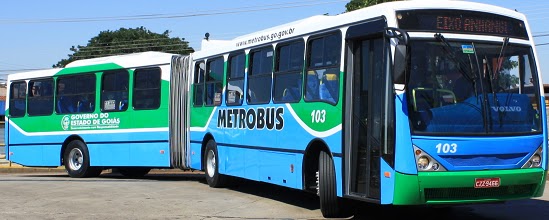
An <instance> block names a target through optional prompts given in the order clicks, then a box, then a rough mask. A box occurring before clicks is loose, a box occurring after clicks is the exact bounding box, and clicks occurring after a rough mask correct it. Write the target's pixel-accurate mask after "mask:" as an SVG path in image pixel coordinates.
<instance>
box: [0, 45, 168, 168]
mask: <svg viewBox="0 0 549 220" xmlns="http://www.w3.org/2000/svg"><path fill="white" fill-rule="evenodd" d="M172 56H173V55H172V54H167V53H159V52H144V53H137V54H128V55H121V56H112V57H103V58H96V59H88V60H79V61H75V62H73V63H70V64H68V65H67V66H66V67H65V68H61V69H50V70H45V71H36V72H26V73H17V74H11V75H9V76H8V91H9V94H8V100H9V102H8V106H7V117H6V118H7V121H6V151H7V159H8V160H10V161H12V162H14V163H17V164H21V165H23V166H29V167H57V166H64V167H65V169H66V170H67V172H68V174H69V175H70V176H71V177H93V176H98V175H99V174H100V173H101V171H102V170H104V169H111V168H114V169H117V170H119V171H120V173H122V174H123V175H126V176H143V175H145V174H147V173H148V172H149V171H150V170H151V169H152V168H171V167H172V166H171V163H170V155H171V151H170V148H169V145H168V142H169V141H168V138H169V137H168V107H169V97H170V95H169V86H170V85H169V80H170V71H171V69H170V62H171V57H172Z"/></svg>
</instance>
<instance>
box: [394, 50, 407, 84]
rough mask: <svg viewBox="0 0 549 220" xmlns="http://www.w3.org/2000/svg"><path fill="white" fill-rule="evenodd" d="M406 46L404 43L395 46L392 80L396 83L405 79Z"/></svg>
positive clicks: (400, 82)
mask: <svg viewBox="0 0 549 220" xmlns="http://www.w3.org/2000/svg"><path fill="white" fill-rule="evenodd" d="M407 54H408V47H407V46H406V45H402V44H399V45H397V46H396V47H395V60H394V67H393V82H394V83H397V84H404V83H405V80H406V74H405V72H406V66H407V65H406V64H407V63H408V62H407V59H406V57H407Z"/></svg>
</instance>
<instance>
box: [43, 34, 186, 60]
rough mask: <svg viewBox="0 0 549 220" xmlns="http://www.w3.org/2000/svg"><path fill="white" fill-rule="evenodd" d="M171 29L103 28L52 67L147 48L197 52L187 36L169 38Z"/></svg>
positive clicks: (150, 49) (174, 51) (73, 48)
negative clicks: (114, 29) (152, 30)
mask: <svg viewBox="0 0 549 220" xmlns="http://www.w3.org/2000/svg"><path fill="white" fill-rule="evenodd" d="M169 33H170V32H169V31H168V30H166V31H164V33H162V34H158V33H153V32H151V31H149V30H147V29H146V28H144V27H139V28H135V29H132V28H129V29H126V28H120V29H119V30H117V31H110V30H107V31H101V32H100V33H99V35H97V36H95V37H93V38H92V39H90V40H89V41H88V44H87V45H86V46H80V45H78V46H72V47H71V48H70V49H69V50H71V51H72V52H73V54H68V56H69V58H68V59H62V60H61V61H59V62H58V63H57V64H54V65H53V66H52V67H64V66H65V65H67V64H68V63H70V62H72V61H75V60H82V59H89V58H96V57H103V56H111V55H121V54H128V53H136V52H145V51H161V52H168V53H176V54H189V53H192V52H194V49H193V48H192V47H189V42H187V41H185V38H177V37H176V38H170V37H169Z"/></svg>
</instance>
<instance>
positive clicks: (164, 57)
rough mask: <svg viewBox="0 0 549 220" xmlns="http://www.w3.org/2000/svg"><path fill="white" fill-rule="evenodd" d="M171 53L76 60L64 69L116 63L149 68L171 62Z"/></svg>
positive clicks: (143, 53)
mask: <svg viewBox="0 0 549 220" xmlns="http://www.w3.org/2000/svg"><path fill="white" fill-rule="evenodd" d="M173 55H175V54H172V53H164V52H157V51H148V52H140V53H132V54H124V55H116V56H107V57H98V58H92V59H85V60H77V61H74V62H71V63H69V64H67V65H66V66H65V68H71V67H79V66H89V65H97V64H105V63H116V64H118V65H120V66H123V67H137V66H149V65H158V64H168V63H170V62H171V57H172V56H173Z"/></svg>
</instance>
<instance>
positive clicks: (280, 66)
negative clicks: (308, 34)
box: [273, 40, 305, 103]
mask: <svg viewBox="0 0 549 220" xmlns="http://www.w3.org/2000/svg"><path fill="white" fill-rule="evenodd" d="M304 50H305V43H304V42H303V41H301V40H299V41H294V42H291V43H289V44H281V45H280V46H277V48H276V61H275V72H274V93H273V101H275V102H279V103H280V102H299V100H301V88H302V82H303V53H304Z"/></svg>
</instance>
